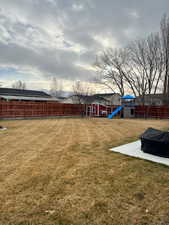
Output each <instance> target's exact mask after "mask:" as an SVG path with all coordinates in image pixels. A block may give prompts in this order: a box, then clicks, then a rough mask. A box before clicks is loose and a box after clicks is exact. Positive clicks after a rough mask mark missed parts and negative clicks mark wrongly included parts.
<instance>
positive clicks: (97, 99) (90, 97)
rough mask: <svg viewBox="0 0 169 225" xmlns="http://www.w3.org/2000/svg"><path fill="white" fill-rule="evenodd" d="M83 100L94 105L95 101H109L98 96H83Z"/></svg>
mask: <svg viewBox="0 0 169 225" xmlns="http://www.w3.org/2000/svg"><path fill="white" fill-rule="evenodd" d="M83 99H84V100H85V101H87V102H88V103H92V102H94V101H98V102H107V100H106V99H105V98H103V97H100V96H97V95H91V96H83Z"/></svg>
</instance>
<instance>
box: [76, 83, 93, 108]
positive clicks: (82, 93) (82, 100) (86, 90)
mask: <svg viewBox="0 0 169 225" xmlns="http://www.w3.org/2000/svg"><path fill="white" fill-rule="evenodd" d="M72 88H73V93H74V95H73V97H74V103H78V104H86V103H87V102H86V97H87V96H90V95H92V94H93V90H92V89H91V88H90V87H89V86H87V85H84V84H83V83H82V82H81V81H76V82H75V83H74V84H73V86H72Z"/></svg>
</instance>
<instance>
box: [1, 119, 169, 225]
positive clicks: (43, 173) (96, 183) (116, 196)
mask: <svg viewBox="0 0 169 225" xmlns="http://www.w3.org/2000/svg"><path fill="white" fill-rule="evenodd" d="M1 124H2V125H4V126H6V127H7V128H8V130H6V131H1V132H0V224H1V225H6V224H10V225H40V224H41V225H55V224H56V225H104V224H110V225H128V224H129V225H133V224H137V225H138V224H139V225H162V224H163V225H167V224H169V168H168V167H165V166H162V165H159V164H155V163H151V162H148V161H144V160H139V159H135V158H131V157H127V156H124V155H121V154H118V153H113V152H110V151H108V150H109V148H111V147H113V146H116V145H119V144H121V143H125V142H130V141H132V140H134V139H136V138H137V137H138V135H140V133H141V132H143V131H144V130H145V129H146V128H147V127H150V126H151V127H156V128H160V129H168V128H169V121H167V120H165V121H160V120H156V121H155V120H118V119H114V120H108V119H51V120H23V121H1Z"/></svg>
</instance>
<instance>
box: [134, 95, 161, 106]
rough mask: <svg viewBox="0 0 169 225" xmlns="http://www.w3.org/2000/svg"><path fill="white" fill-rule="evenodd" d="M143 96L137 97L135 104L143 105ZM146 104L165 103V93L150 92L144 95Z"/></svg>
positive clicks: (157, 104) (156, 104) (159, 104)
mask: <svg viewBox="0 0 169 225" xmlns="http://www.w3.org/2000/svg"><path fill="white" fill-rule="evenodd" d="M142 104H143V103H142V97H136V99H135V105H142ZM144 105H152V106H161V105H163V94H148V95H145V97H144Z"/></svg>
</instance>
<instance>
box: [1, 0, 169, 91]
mask: <svg viewBox="0 0 169 225" xmlns="http://www.w3.org/2000/svg"><path fill="white" fill-rule="evenodd" d="M167 12H169V1H168V0H123V1H122V0H104V1H103V0H0V81H2V82H3V86H6V87H9V86H10V85H11V83H12V82H13V81H15V80H22V81H25V82H26V83H27V87H28V88H31V89H41V88H49V86H50V82H49V81H50V79H51V77H52V76H56V77H57V78H58V79H59V80H62V81H64V84H65V88H66V89H67V90H68V89H69V88H70V86H71V83H72V81H74V80H77V79H78V80H83V81H88V80H91V79H92V77H93V76H94V74H95V71H94V69H93V67H92V64H93V62H94V61H95V56H96V54H97V53H98V52H100V51H102V50H104V49H105V48H107V47H112V48H118V47H120V46H123V45H126V44H127V43H128V42H129V41H131V40H133V39H136V38H139V37H144V36H146V35H147V34H149V33H150V32H153V31H158V30H159V23H160V19H161V17H162V15H163V14H164V13H167Z"/></svg>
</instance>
